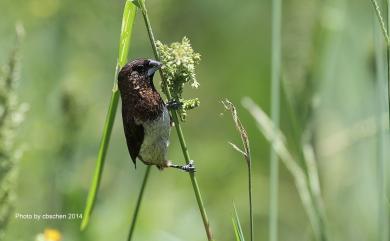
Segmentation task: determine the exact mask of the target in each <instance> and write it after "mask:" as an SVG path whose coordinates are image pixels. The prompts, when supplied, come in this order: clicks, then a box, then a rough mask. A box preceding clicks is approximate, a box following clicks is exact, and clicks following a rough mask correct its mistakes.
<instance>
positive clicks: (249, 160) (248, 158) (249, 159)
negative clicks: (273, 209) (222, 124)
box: [222, 100, 254, 241]
mask: <svg viewBox="0 0 390 241" xmlns="http://www.w3.org/2000/svg"><path fill="white" fill-rule="evenodd" d="M222 104H223V105H224V106H225V109H227V110H229V111H230V113H231V114H232V117H233V121H234V125H235V126H236V129H237V131H238V133H239V134H240V137H241V141H242V145H243V147H244V148H243V149H240V148H239V147H238V146H236V145H235V144H233V143H229V144H230V145H231V146H232V147H233V148H234V149H235V150H236V151H238V152H239V153H241V154H242V155H243V157H244V159H245V161H246V164H247V168H248V193H249V224H250V240H251V241H253V240H254V230H253V203H252V157H251V149H250V145H249V137H248V133H247V131H246V130H245V128H244V126H243V125H242V123H241V121H240V119H239V118H238V113H237V109H236V107H235V106H234V105H233V103H231V102H230V101H229V100H225V101H222ZM234 211H235V213H236V215H235V216H236V220H238V216H237V211H236V207H235V205H234ZM238 226H240V225H239V222H238ZM234 227H235V228H236V226H234ZM240 229H241V227H240Z"/></svg>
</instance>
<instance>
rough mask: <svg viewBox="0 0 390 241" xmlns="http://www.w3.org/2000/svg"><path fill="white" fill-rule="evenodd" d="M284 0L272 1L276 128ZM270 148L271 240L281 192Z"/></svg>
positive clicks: (275, 159)
mask: <svg viewBox="0 0 390 241" xmlns="http://www.w3.org/2000/svg"><path fill="white" fill-rule="evenodd" d="M281 19H282V0H273V1H272V60H271V61H272V62H271V118H272V122H273V123H274V125H275V128H278V127H279V111H280V70H281V29H282V21H281ZM273 145H274V141H272V143H271V150H270V162H271V170H270V175H271V177H270V216H269V241H277V240H278V204H279V201H278V192H279V161H278V157H277V154H276V152H275V150H274V148H273V147H272V146H273Z"/></svg>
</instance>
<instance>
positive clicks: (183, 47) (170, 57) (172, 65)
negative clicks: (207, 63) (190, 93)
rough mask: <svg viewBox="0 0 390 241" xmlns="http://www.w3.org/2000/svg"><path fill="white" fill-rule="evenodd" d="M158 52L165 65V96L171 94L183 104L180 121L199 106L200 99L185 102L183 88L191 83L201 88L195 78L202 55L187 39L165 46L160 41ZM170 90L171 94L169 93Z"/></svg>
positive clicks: (162, 86)
mask: <svg viewBox="0 0 390 241" xmlns="http://www.w3.org/2000/svg"><path fill="white" fill-rule="evenodd" d="M156 47H157V52H158V54H159V56H160V61H161V62H162V63H163V66H162V68H161V69H162V73H163V77H164V78H162V81H161V88H162V91H163V92H164V94H165V95H168V93H171V95H172V98H173V99H174V100H177V101H180V102H182V103H183V106H182V108H181V109H180V110H179V115H180V119H181V120H182V121H184V120H185V118H186V115H187V113H186V111H187V110H190V109H194V108H195V107H197V106H199V103H200V102H199V99H198V98H195V99H190V100H184V99H183V97H182V95H183V87H184V85H185V84H187V83H190V84H191V86H192V87H193V88H198V87H199V82H198V81H197V80H196V77H195V67H196V65H198V64H199V62H200V54H199V53H196V52H195V51H194V50H193V49H192V47H191V44H190V40H189V39H188V38H187V37H184V38H183V39H182V42H174V43H172V44H171V45H169V46H168V45H165V44H163V43H161V42H160V41H157V42H156ZM167 88H168V89H169V92H168V91H167Z"/></svg>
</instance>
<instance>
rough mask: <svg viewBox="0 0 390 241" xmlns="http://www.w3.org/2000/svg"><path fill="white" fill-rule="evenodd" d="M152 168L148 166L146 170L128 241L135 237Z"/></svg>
mask: <svg viewBox="0 0 390 241" xmlns="http://www.w3.org/2000/svg"><path fill="white" fill-rule="evenodd" d="M150 167H151V166H148V167H147V168H146V171H145V175H144V180H143V181H142V185H141V190H140V192H139V194H138V199H137V204H136V205H135V210H134V214H133V218H132V220H131V226H130V231H129V236H128V238H127V240H128V241H131V239H132V237H133V233H134V229H135V224H136V223H137V218H138V213H139V210H140V207H141V203H142V197H143V196H144V191H145V188H146V184H147V183H148V178H149V174H150V170H151V168H150Z"/></svg>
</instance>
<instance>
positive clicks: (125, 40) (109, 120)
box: [80, 0, 137, 230]
mask: <svg viewBox="0 0 390 241" xmlns="http://www.w3.org/2000/svg"><path fill="white" fill-rule="evenodd" d="M136 9H137V8H136V6H135V5H134V4H133V3H132V1H130V0H127V1H126V4H125V8H124V11H123V18H122V28H121V34H120V40H119V55H118V60H117V65H116V69H115V77H114V86H113V88H112V95H111V100H110V104H109V108H108V112H107V116H106V121H105V124H104V129H103V135H102V138H101V141H100V146H99V153H98V158H97V161H96V167H95V172H94V176H93V180H92V184H91V186H90V189H89V193H88V198H87V204H86V207H85V209H84V214H83V220H82V221H81V226H80V228H81V230H84V229H85V228H86V227H87V225H88V222H89V219H90V217H91V214H92V211H93V208H94V205H95V202H96V196H97V192H98V190H99V186H100V181H101V178H102V173H103V168H104V162H105V159H106V155H107V149H108V146H109V143H110V137H111V133H112V128H113V125H114V121H115V115H116V110H117V107H118V101H119V91H118V85H117V80H116V79H117V74H118V72H119V70H120V68H121V67H122V66H124V65H125V64H126V62H127V55H128V50H129V46H130V42H131V41H130V40H131V36H132V32H133V24H134V19H135V13H136Z"/></svg>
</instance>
